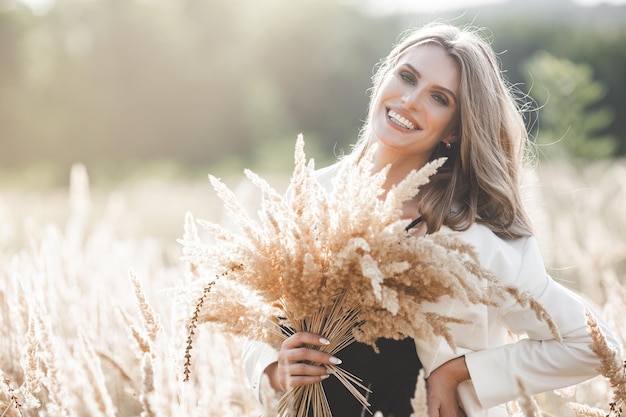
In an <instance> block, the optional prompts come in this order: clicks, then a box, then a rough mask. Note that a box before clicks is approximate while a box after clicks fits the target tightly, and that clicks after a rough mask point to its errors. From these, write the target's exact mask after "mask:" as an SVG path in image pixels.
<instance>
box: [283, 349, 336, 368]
mask: <svg viewBox="0 0 626 417" xmlns="http://www.w3.org/2000/svg"><path fill="white" fill-rule="evenodd" d="M278 358H279V359H278V360H279V361H286V362H302V361H308V362H313V363H319V364H326V365H340V364H341V363H342V361H341V359H339V358H337V357H335V356H333V355H331V354H329V353H326V352H322V351H320V350H317V349H309V348H304V347H301V348H295V349H288V350H282V351H281V352H279V354H278Z"/></svg>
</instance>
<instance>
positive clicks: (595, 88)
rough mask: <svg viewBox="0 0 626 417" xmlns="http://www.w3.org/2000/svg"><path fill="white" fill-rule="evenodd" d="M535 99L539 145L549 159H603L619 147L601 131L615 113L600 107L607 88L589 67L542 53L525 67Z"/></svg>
mask: <svg viewBox="0 0 626 417" xmlns="http://www.w3.org/2000/svg"><path fill="white" fill-rule="evenodd" d="M525 69H526V73H527V84H528V86H529V88H530V95H531V97H532V98H533V99H534V100H535V101H536V102H537V104H538V106H539V122H538V131H537V133H536V135H537V142H538V144H539V145H545V146H541V148H540V149H541V153H542V154H544V155H546V156H565V157H574V158H602V157H608V156H611V155H613V153H614V152H615V150H616V148H617V143H616V140H615V138H614V137H612V136H608V135H603V134H602V132H603V131H604V130H605V129H606V128H607V127H608V126H609V125H610V124H611V122H612V120H613V117H614V112H613V110H612V109H610V108H609V107H607V106H604V107H598V106H597V103H598V102H599V101H600V100H601V99H602V98H603V97H604V96H605V94H606V88H605V87H604V85H603V84H602V83H601V82H599V81H596V80H594V79H593V72H592V70H591V68H590V67H589V66H588V65H586V64H577V63H574V62H572V61H569V60H567V59H563V58H557V57H555V56H553V55H551V54H549V53H548V52H545V51H539V52H537V53H536V54H535V55H533V56H532V57H531V58H530V59H529V60H528V61H527V63H526V65H525Z"/></svg>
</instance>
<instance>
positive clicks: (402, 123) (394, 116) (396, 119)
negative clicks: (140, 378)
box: [387, 109, 418, 130]
mask: <svg viewBox="0 0 626 417" xmlns="http://www.w3.org/2000/svg"><path fill="white" fill-rule="evenodd" d="M387 118H388V119H389V120H390V121H391V123H393V124H395V125H396V126H399V127H401V128H403V129H407V130H418V126H417V125H416V124H415V123H413V122H412V121H410V120H409V119H407V118H406V117H404V116H402V115H400V114H399V113H397V112H396V111H394V110H391V109H387Z"/></svg>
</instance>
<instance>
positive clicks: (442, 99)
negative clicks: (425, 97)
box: [433, 94, 448, 106]
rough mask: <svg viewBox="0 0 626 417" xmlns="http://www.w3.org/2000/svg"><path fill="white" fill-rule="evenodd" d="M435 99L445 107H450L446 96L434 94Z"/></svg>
mask: <svg viewBox="0 0 626 417" xmlns="http://www.w3.org/2000/svg"><path fill="white" fill-rule="evenodd" d="M433 98H434V99H435V101H436V102H438V103H440V104H443V105H444V106H447V105H448V98H447V97H446V96H444V95H441V94H434V95H433Z"/></svg>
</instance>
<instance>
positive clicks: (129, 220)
mask: <svg viewBox="0 0 626 417" xmlns="http://www.w3.org/2000/svg"><path fill="white" fill-rule="evenodd" d="M529 177H530V179H531V181H530V182H531V183H533V184H532V185H531V186H530V187H529V188H528V191H529V196H531V197H532V207H533V212H534V216H535V218H536V219H537V232H538V236H539V238H540V243H541V245H542V249H543V252H544V256H545V260H546V264H547V265H548V267H549V271H550V273H551V274H552V275H553V276H554V277H555V278H556V279H558V280H559V281H561V282H563V283H564V284H565V285H567V286H569V287H571V288H574V289H575V290H577V291H580V292H581V293H583V294H584V295H586V296H587V297H588V298H590V299H591V300H593V301H594V302H595V303H596V304H597V305H598V307H599V308H600V309H601V311H602V312H603V314H604V316H605V317H606V318H607V319H608V320H609V322H610V323H611V324H612V325H613V327H614V328H615V330H616V332H617V334H618V335H619V337H620V340H621V341H622V343H623V344H624V341H626V320H625V317H626V306H625V305H626V290H625V289H624V287H623V285H622V283H623V275H624V272H625V270H626V242H625V240H624V235H625V233H626V216H624V207H626V163H625V162H624V161H620V162H615V161H614V162H611V163H604V164H594V165H587V166H578V167H574V166H568V165H556V164H555V165H547V164H546V165H544V166H542V167H541V168H540V169H538V170H537V171H535V172H533V173H532V175H529ZM284 181H285V180H284V179H276V180H275V181H273V182H274V183H275V184H276V186H277V188H278V189H280V188H281V182H282V184H284ZM235 188H236V190H237V192H238V194H240V195H242V196H243V198H244V199H250V201H251V202H252V203H251V206H254V203H253V202H254V196H255V194H254V193H252V192H251V191H250V188H249V187H248V186H247V185H245V184H242V185H241V186H237V187H235ZM186 211H192V212H193V213H194V215H195V216H196V217H198V218H203V219H208V220H212V221H219V220H220V216H221V213H220V206H219V205H218V204H217V202H216V199H215V197H214V195H213V192H212V190H211V188H210V185H209V182H208V180H207V181H206V183H201V184H190V183H184V184H183V183H177V184H173V183H170V184H162V183H159V182H155V181H152V182H145V183H135V184H133V185H126V186H120V188H119V189H117V190H115V191H114V192H103V191H98V190H90V188H89V181H88V177H87V173H86V172H85V170H84V168H82V167H80V166H77V167H75V168H74V170H73V174H72V179H71V185H70V187H69V188H68V189H67V190H60V191H47V192H40V193H30V192H15V191H11V192H4V193H2V192H0V224H2V227H0V374H1V379H0V417H5V416H6V417H8V416H107V417H112V416H121V417H131V416H142V417H148V416H240V417H245V416H259V415H261V414H263V413H269V411H264V410H263V409H262V407H261V406H260V404H258V403H257V402H256V400H255V399H254V398H253V396H252V394H251V392H250V390H249V388H248V387H247V385H246V383H245V377H244V376H243V373H242V369H241V364H240V362H239V352H240V341H239V340H237V339H235V338H233V337H230V336H227V335H224V334H221V333H219V332H215V331H211V329H209V328H206V327H205V328H202V329H200V331H199V332H198V333H197V335H196V336H197V340H196V342H195V343H194V348H193V362H192V369H191V380H190V381H189V382H183V373H182V367H183V363H184V360H185V358H184V351H185V341H186V333H187V330H186V322H187V319H188V318H189V316H190V312H191V310H192V307H193V306H191V305H189V304H188V303H187V302H185V301H184V298H182V297H180V288H182V287H183V286H185V285H187V284H188V283H189V282H190V280H191V279H192V272H191V271H189V270H187V268H186V266H185V265H184V264H183V263H182V262H181V261H180V260H179V257H180V246H179V245H178V243H177V242H176V239H177V238H179V237H181V236H182V233H183V219H184V214H185V212H186ZM536 400H537V401H538V403H539V405H540V407H541V408H542V410H544V412H545V413H551V414H553V415H557V416H560V417H561V416H562V417H565V416H574V415H575V413H574V411H572V410H570V409H569V408H568V407H567V403H568V402H579V403H582V404H585V405H587V406H589V407H598V408H601V409H603V410H605V411H606V413H608V407H609V403H610V402H611V401H612V392H611V389H610V386H609V384H608V382H607V381H606V379H605V378H601V377H599V378H596V379H594V380H592V381H590V382H588V383H585V384H581V385H580V386H577V387H574V388H572V389H569V390H561V391H559V392H557V393H546V394H541V395H539V396H537V397H536ZM606 413H605V414H606ZM589 415H593V414H589ZM598 415H600V414H598Z"/></svg>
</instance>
